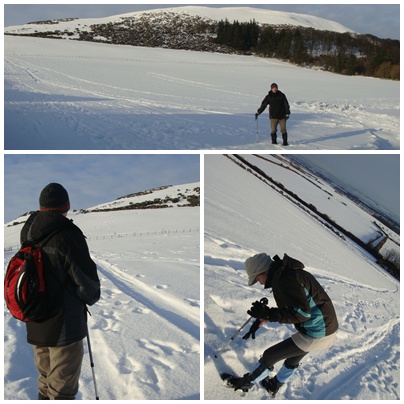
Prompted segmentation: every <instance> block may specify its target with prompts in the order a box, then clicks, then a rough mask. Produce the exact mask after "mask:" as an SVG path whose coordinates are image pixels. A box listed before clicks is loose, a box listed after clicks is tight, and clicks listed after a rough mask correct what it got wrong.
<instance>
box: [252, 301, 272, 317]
mask: <svg viewBox="0 0 404 404" xmlns="http://www.w3.org/2000/svg"><path fill="white" fill-rule="evenodd" d="M247 313H248V314H249V315H250V316H251V317H255V318H261V319H263V320H267V319H268V316H269V307H268V306H266V305H265V304H264V303H263V302H259V301H258V300H257V301H255V302H254V303H253V304H252V307H251V309H250V310H247Z"/></svg>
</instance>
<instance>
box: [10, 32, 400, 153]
mask: <svg viewBox="0 0 404 404" xmlns="http://www.w3.org/2000/svg"><path fill="white" fill-rule="evenodd" d="M4 48H5V51H4V55H5V62H4V63H5V67H4V71H5V73H4V74H5V83H4V86H5V101H4V103H5V109H4V113H5V149H10V150H15V149H23V150H25V149H36V150H38V149H43V150H46V149H49V150H59V149H62V150H64V149H72V150H75V149H82V150H88V149H91V150H102V149H110V150H120V149H125V150H127V149H131V150H156V149H161V150H190V149H196V150H203V149H229V150H232V149H233V150H252V149H257V150H268V149H269V150H271V149H274V146H273V145H271V144H270V141H269V132H270V131H269V121H268V113H267V112H264V113H263V114H262V115H261V116H260V118H259V120H258V124H259V143H256V132H257V128H256V123H255V120H254V113H255V112H256V110H257V109H258V107H259V106H260V104H261V101H262V100H263V98H264V96H265V95H266V93H267V92H268V90H269V86H270V84H271V83H272V82H277V83H278V85H279V89H280V90H281V91H284V92H285V94H286V95H287V97H288V100H289V102H290V105H291V112H292V114H291V118H290V119H289V121H288V133H289V138H290V143H291V145H290V147H289V148H288V150H325V149H331V150H392V149H393V150H398V149H399V147H400V141H399V138H400V119H399V113H400V102H399V100H400V98H399V88H400V83H399V82H392V81H386V80H378V79H372V78H363V77H345V76H340V75H335V74H331V73H326V72H322V71H316V70H310V69H304V68H298V67H295V66H293V65H290V64H288V63H284V62H281V61H278V60H273V59H263V58H257V57H252V56H235V55H224V54H213V53H202V52H191V51H181V50H167V49H157V48H139V47H131V46H117V45H108V44H97V43H84V42H77V41H69V40H51V39H39V38H23V37H12V36H5V38H4ZM282 148H283V147H282V146H276V149H277V150H279V149H282Z"/></svg>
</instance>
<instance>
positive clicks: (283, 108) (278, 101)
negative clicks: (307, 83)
mask: <svg viewBox="0 0 404 404" xmlns="http://www.w3.org/2000/svg"><path fill="white" fill-rule="evenodd" d="M268 105H269V117H270V118H271V119H283V118H285V117H286V115H290V107H289V102H288V100H287V98H286V95H285V94H284V93H282V92H281V91H279V90H278V91H277V92H276V93H273V92H272V91H270V92H269V93H268V95H267V96H266V97H265V98H264V100H263V101H262V103H261V106H260V107H259V108H258V111H257V113H258V114H261V113H262V112H264V111H265V108H266V107H267V106H268Z"/></svg>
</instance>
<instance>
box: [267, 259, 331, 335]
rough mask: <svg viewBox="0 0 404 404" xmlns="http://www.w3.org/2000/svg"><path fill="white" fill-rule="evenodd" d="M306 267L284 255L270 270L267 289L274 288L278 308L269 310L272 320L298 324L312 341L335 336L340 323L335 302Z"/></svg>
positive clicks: (299, 329) (299, 328)
mask: <svg viewBox="0 0 404 404" xmlns="http://www.w3.org/2000/svg"><path fill="white" fill-rule="evenodd" d="M303 268H304V265H303V264H302V263H301V262H300V261H298V260H295V259H294V258H291V257H288V256H287V255H286V254H285V255H284V257H283V259H282V260H275V261H274V263H273V264H272V265H271V268H270V269H269V272H268V276H267V281H266V283H265V288H270V287H271V288H272V291H273V295H274V298H275V301H276V304H277V306H278V308H271V309H269V317H268V318H269V320H270V321H276V322H279V323H286V324H294V325H295V327H296V329H297V330H298V331H300V332H301V333H303V334H306V335H308V336H310V337H312V338H321V337H325V336H327V335H331V334H334V333H335V332H336V331H337V329H338V320H337V316H336V313H335V310H334V306H333V304H332V302H331V299H330V298H329V296H328V295H327V293H326V292H325V291H324V289H323V288H322V286H321V285H320V284H319V283H318V281H317V280H316V279H315V278H314V276H313V275H311V274H310V273H309V272H307V271H305V270H304V269H303Z"/></svg>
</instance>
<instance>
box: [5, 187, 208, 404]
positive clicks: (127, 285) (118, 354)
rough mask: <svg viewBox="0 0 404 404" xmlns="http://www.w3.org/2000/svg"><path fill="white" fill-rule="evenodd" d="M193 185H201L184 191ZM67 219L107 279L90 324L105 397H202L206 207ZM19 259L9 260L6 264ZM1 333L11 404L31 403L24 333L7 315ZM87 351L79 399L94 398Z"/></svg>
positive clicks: (13, 237) (12, 234) (12, 235)
mask: <svg viewBox="0 0 404 404" xmlns="http://www.w3.org/2000/svg"><path fill="white" fill-rule="evenodd" d="M194 185H198V186H199V184H188V186H187V187H186V188H191V187H193V186H194ZM174 188H175V190H176V189H177V187H174ZM178 188H182V186H178ZM173 196H174V195H173ZM69 217H70V218H72V219H73V220H74V222H75V223H76V224H77V225H78V226H79V227H80V228H81V229H82V230H83V232H84V234H85V235H86V236H87V242H88V245H89V248H90V252H91V256H92V258H93V260H94V261H95V262H96V264H97V267H98V271H99V276H100V279H101V300H100V301H99V302H98V303H96V304H95V305H94V306H92V307H91V308H90V311H91V314H92V316H91V317H90V318H89V329H90V337H91V342H92V351H93V357H94V363H95V374H96V379H97V385H98V390H99V396H100V399H101V400H176V399H188V400H194V399H198V398H199V393H200V388H199V378H200V271H199V257H200V252H199V244H200V230H199V207H186V208H185V207H184V208H180V207H173V208H167V209H157V210H155V209H147V210H125V211H112V212H99V213H95V212H88V213H86V214H83V213H71V214H69ZM21 227H22V224H20V225H16V226H12V227H7V226H6V227H5V230H4V234H5V236H4V238H5V245H6V246H8V247H11V246H17V245H18V242H19V231H20V230H21ZM14 253H15V251H10V252H5V262H4V265H6V264H7V262H8V260H9V259H10V257H11V256H12V255H13V254H14ZM4 335H5V338H4V399H6V400H28V399H34V398H35V397H36V396H37V392H36V385H37V383H36V378H37V372H36V369H35V367H34V363H33V359H32V349H31V347H30V346H29V345H28V344H27V343H26V333H25V326H24V325H23V324H22V323H20V322H18V321H17V320H15V319H14V318H12V317H11V316H10V315H9V314H8V312H7V311H5V314H4ZM84 345H85V356H84V360H83V370H82V376H81V379H80V390H79V395H78V397H77V398H78V399H82V400H93V399H94V398H95V397H94V387H93V381H92V375H91V368H90V362H89V357H88V351H87V346H86V343H85V344H84Z"/></svg>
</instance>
